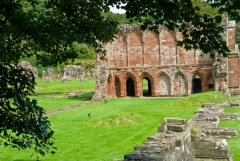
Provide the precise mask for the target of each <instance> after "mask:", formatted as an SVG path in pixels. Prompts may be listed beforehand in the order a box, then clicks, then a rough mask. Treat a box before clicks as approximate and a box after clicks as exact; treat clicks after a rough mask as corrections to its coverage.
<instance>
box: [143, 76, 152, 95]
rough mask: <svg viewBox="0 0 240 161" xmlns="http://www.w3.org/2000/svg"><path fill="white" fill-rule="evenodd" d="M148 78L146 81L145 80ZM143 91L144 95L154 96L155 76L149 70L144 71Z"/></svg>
mask: <svg viewBox="0 0 240 161" xmlns="http://www.w3.org/2000/svg"><path fill="white" fill-rule="evenodd" d="M144 80H146V81H144ZM144 82H146V84H145V83H144ZM142 91H143V96H153V95H154V93H153V91H154V81H153V77H152V76H151V75H150V74H149V73H148V72H143V73H142Z"/></svg>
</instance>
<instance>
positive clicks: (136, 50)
mask: <svg viewBox="0 0 240 161" xmlns="http://www.w3.org/2000/svg"><path fill="white" fill-rule="evenodd" d="M229 30H231V32H230V31H229ZM228 31H229V33H228V38H229V41H228V44H229V47H230V49H231V50H232V52H233V53H234V51H235V49H234V47H233V46H234V45H235V40H233V39H234V37H233V36H232V35H233V34H235V29H234V26H229V28H228ZM181 39H182V35H181V33H179V32H175V31H169V30H168V29H166V28H165V27H160V29H159V34H156V33H154V32H153V31H149V30H146V31H142V30H140V29H139V26H137V25H124V26H120V27H119V30H118V34H117V35H116V38H115V39H114V41H112V42H109V43H107V44H106V46H105V49H106V50H107V54H106V59H107V61H104V60H100V58H99V57H100V56H99V57H98V59H97V63H96V70H95V71H96V74H95V75H100V74H101V71H100V70H99V71H98V69H101V68H104V69H105V70H107V71H108V72H107V73H108V75H105V78H103V76H98V78H102V80H96V86H101V87H102V88H104V89H105V91H103V90H102V89H99V88H96V93H99V92H101V91H102V92H103V94H101V97H102V98H105V97H126V96H137V97H141V96H144V93H143V80H147V82H148V93H149V94H150V96H184V95H190V94H192V93H198V92H206V91H209V90H220V91H227V87H228V83H227V81H228V78H227V74H226V73H227V70H228V69H227V65H226V64H227V59H226V60H223V61H222V59H221V61H216V60H213V59H211V58H210V56H209V55H208V54H203V53H202V52H201V51H199V50H190V51H187V50H186V49H184V48H183V47H179V46H177V40H181ZM235 55H236V54H235ZM216 62H217V63H216ZM234 63H235V62H234ZM217 69H219V70H217ZM104 81H105V82H104ZM100 82H103V84H99V83H100Z"/></svg>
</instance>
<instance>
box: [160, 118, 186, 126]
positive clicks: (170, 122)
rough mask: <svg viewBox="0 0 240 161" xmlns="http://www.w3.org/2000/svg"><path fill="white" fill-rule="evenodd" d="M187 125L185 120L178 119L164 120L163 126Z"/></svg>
mask: <svg viewBox="0 0 240 161" xmlns="http://www.w3.org/2000/svg"><path fill="white" fill-rule="evenodd" d="M186 123H187V120H185V119H180V118H165V119H164V124H166V125H184V124H186Z"/></svg>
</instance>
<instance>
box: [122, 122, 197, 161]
mask: <svg viewBox="0 0 240 161" xmlns="http://www.w3.org/2000/svg"><path fill="white" fill-rule="evenodd" d="M175 160H176V161H177V160H182V161H193V160H194V155H193V152H192V147H191V131H190V129H189V128H187V120H184V119H179V118H166V119H165V120H164V124H161V125H159V127H158V133H157V134H155V135H153V136H150V137H148V140H147V141H145V142H144V144H143V145H141V146H138V147H135V148H134V151H133V152H131V153H128V154H126V155H125V156H124V161H175Z"/></svg>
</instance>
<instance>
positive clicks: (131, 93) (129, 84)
mask: <svg viewBox="0 0 240 161" xmlns="http://www.w3.org/2000/svg"><path fill="white" fill-rule="evenodd" d="M126 88H127V89H126V90H127V96H135V88H134V81H133V80H132V78H128V79H127V83H126Z"/></svg>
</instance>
